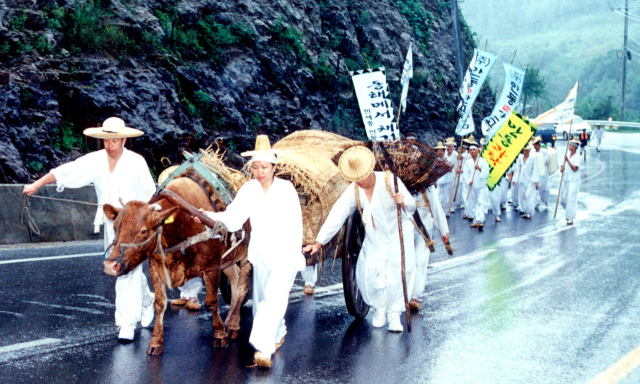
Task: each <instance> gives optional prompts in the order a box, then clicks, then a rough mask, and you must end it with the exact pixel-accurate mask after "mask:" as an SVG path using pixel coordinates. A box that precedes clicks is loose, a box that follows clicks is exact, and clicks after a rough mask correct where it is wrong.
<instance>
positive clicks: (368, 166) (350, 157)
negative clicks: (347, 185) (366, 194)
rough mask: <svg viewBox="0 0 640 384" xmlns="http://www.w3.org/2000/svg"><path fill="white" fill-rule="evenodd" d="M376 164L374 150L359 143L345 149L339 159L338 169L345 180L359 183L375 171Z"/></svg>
mask: <svg viewBox="0 0 640 384" xmlns="http://www.w3.org/2000/svg"><path fill="white" fill-rule="evenodd" d="M375 165H376V159H375V157H374V156H373V152H371V151H370V150H369V148H367V147H363V146H359V145H358V146H355V147H351V148H349V149H347V150H346V151H344V153H343V154H342V156H340V160H339V161H338V170H339V171H340V174H341V175H342V177H343V178H344V179H345V180H348V181H353V182H355V183H357V182H358V181H362V180H364V179H366V178H367V177H368V176H369V175H370V174H371V172H373V168H374V167H375Z"/></svg>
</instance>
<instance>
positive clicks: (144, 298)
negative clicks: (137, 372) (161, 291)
mask: <svg viewBox="0 0 640 384" xmlns="http://www.w3.org/2000/svg"><path fill="white" fill-rule="evenodd" d="M114 237H115V233H114V230H113V223H106V224H105V225H104V247H105V250H106V248H107V246H108V245H109V244H111V242H113V239H114ZM152 301H153V300H152V296H151V291H150V290H149V284H148V283H147V277H146V276H145V275H144V272H143V271H142V264H141V265H139V266H137V267H136V268H135V269H134V270H133V271H131V272H129V273H127V274H126V275H123V276H118V277H117V278H116V314H115V317H116V325H117V326H119V327H122V326H130V325H134V326H135V325H136V324H137V323H138V322H139V321H140V319H141V318H142V307H143V306H145V307H147V306H149V305H151V304H152Z"/></svg>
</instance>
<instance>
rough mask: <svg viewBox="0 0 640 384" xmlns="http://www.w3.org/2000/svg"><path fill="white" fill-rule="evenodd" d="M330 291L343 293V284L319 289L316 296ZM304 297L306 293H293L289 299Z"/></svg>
mask: <svg viewBox="0 0 640 384" xmlns="http://www.w3.org/2000/svg"><path fill="white" fill-rule="evenodd" d="M330 291H336V293H340V292H341V291H342V283H338V284H333V285H328V286H326V287H317V288H315V289H314V295H315V294H318V293H324V292H330ZM302 296H304V291H298V292H293V293H292V294H290V295H289V299H295V298H298V297H302Z"/></svg>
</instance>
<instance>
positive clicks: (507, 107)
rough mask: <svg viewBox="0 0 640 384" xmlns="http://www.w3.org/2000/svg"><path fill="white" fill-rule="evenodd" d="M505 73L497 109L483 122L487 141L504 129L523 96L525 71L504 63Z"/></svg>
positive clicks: (494, 108) (483, 132)
mask: <svg viewBox="0 0 640 384" xmlns="http://www.w3.org/2000/svg"><path fill="white" fill-rule="evenodd" d="M504 73H505V78H504V86H503V87H502V93H500V98H499V99H498V102H497V103H496V105H495V107H493V112H491V115H490V116H489V117H486V118H485V119H484V120H482V134H483V135H484V136H485V137H486V138H487V139H491V138H492V137H493V135H495V134H496V132H498V129H500V127H502V125H503V124H504V122H505V121H506V120H507V118H508V117H509V116H510V115H511V112H513V110H514V108H515V106H516V104H517V103H518V100H519V99H520V95H521V94H522V85H523V84H524V71H523V70H522V69H520V68H516V67H514V66H513V65H510V64H507V63H504Z"/></svg>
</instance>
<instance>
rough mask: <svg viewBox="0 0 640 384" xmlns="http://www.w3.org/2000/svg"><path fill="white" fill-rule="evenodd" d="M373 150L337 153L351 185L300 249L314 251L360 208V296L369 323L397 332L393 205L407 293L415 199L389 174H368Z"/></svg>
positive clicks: (399, 305) (399, 302)
mask: <svg viewBox="0 0 640 384" xmlns="http://www.w3.org/2000/svg"><path fill="white" fill-rule="evenodd" d="M374 166H375V159H374V156H373V153H372V152H371V151H370V150H369V149H367V148H365V147H361V146H356V147H352V148H349V149H348V150H346V151H345V152H344V153H343V154H342V156H341V157H340V162H339V164H338V168H339V170H340V173H341V174H342V177H344V178H345V179H346V180H348V181H351V182H352V183H351V185H349V187H347V189H346V190H345V191H344V192H343V193H342V196H340V198H339V199H338V200H337V201H336V202H335V204H334V205H333V207H332V208H331V212H330V213H329V216H328V217H327V219H326V220H325V222H324V224H323V225H322V228H321V229H320V232H319V233H318V236H317V238H316V243H315V244H314V245H309V246H307V247H305V249H304V251H305V252H311V254H315V253H316V252H318V250H319V249H320V247H322V245H323V244H326V243H328V242H329V241H330V240H331V239H332V238H333V236H334V235H335V234H336V233H337V232H338V231H339V230H340V228H341V227H342V225H343V223H344V222H345V220H346V219H347V218H348V217H349V215H351V213H352V212H354V211H355V210H356V209H359V210H361V211H362V220H363V223H364V227H365V232H366V235H365V239H364V241H363V243H362V249H361V250H360V255H359V256H358V264H357V266H356V281H357V284H358V288H359V289H360V293H361V294H362V298H363V299H364V301H365V302H366V303H367V304H369V305H370V306H372V307H373V319H372V324H373V326H374V327H376V328H380V327H384V325H385V324H386V323H387V322H388V323H389V327H388V330H389V331H391V332H402V331H403V327H402V324H401V322H400V314H401V313H402V312H404V311H405V303H404V294H403V289H402V274H401V257H400V238H399V236H398V213H397V204H400V205H401V206H402V209H401V212H402V231H403V235H404V238H403V240H404V251H405V271H406V276H407V280H408V281H407V293H409V292H412V288H413V282H412V281H411V279H410V277H411V276H413V275H414V274H413V269H414V266H415V257H414V235H413V224H412V223H411V217H412V216H413V213H414V212H415V210H416V203H415V200H414V199H413V197H412V196H411V194H410V193H409V191H407V188H406V187H405V186H404V184H403V183H402V181H400V180H399V183H398V188H399V193H397V194H391V192H390V191H394V181H393V177H389V173H385V172H373V168H374Z"/></svg>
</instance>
